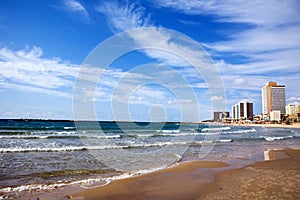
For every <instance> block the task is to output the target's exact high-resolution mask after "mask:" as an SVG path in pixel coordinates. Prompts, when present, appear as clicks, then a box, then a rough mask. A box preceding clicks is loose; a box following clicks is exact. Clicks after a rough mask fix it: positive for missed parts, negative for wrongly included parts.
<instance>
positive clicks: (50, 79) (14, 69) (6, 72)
mask: <svg viewBox="0 0 300 200" xmlns="http://www.w3.org/2000/svg"><path fill="white" fill-rule="evenodd" d="M42 55H43V51H42V49H41V48H40V47H33V48H26V49H23V50H18V51H13V50H11V49H8V48H2V49H0V68H1V70H0V77H1V78H0V82H1V84H0V86H1V87H2V88H6V89H7V88H9V89H17V90H22V91H33V92H40V93H47V94H54V95H59V96H70V94H68V93H66V92H62V91H63V90H70V88H71V87H72V86H73V81H74V78H75V77H76V75H77V72H78V69H79V66H77V65H72V64H70V63H68V62H65V61H62V60H61V59H59V58H52V59H47V58H43V57H42Z"/></svg>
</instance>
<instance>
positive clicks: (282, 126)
mask: <svg viewBox="0 0 300 200" xmlns="http://www.w3.org/2000/svg"><path fill="white" fill-rule="evenodd" d="M224 125H231V126H249V127H264V128H300V123H294V124H289V125H287V124H248V123H246V124H242V123H241V124H224Z"/></svg>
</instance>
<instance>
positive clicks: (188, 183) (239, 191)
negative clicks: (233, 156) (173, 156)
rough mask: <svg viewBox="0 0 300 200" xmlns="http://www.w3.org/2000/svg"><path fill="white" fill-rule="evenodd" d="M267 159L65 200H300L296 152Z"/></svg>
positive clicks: (193, 168)
mask: <svg viewBox="0 0 300 200" xmlns="http://www.w3.org/2000/svg"><path fill="white" fill-rule="evenodd" d="M267 157H268V159H269V160H268V161H262V162H256V163H253V164H250V165H247V166H244V167H243V168H238V169H232V167H231V166H228V164H226V163H223V162H215V161H211V162H210V161H193V162H186V163H182V164H179V165H178V166H175V167H172V168H168V169H165V170H161V171H158V172H154V173H151V174H146V175H141V176H137V177H133V178H127V179H123V180H116V181H113V182H111V183H110V184H108V185H106V186H101V187H97V188H93V189H88V190H85V191H83V192H79V193H76V194H70V196H69V198H74V199H86V200H94V199H300V188H299V187H298V186H299V185H300V150H299V149H297V150H296V149H294V150H292V149H286V150H272V151H270V152H268V156H267ZM241 162H242V161H241Z"/></svg>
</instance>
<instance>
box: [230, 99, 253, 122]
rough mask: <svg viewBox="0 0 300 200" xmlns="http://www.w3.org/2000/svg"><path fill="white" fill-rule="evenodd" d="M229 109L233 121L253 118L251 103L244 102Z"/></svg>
mask: <svg viewBox="0 0 300 200" xmlns="http://www.w3.org/2000/svg"><path fill="white" fill-rule="evenodd" d="M231 109H232V110H231V113H232V118H233V119H234V120H240V119H252V118H253V103H250V102H248V101H246V100H243V101H240V102H238V103H237V104H235V105H233V106H232V108H231Z"/></svg>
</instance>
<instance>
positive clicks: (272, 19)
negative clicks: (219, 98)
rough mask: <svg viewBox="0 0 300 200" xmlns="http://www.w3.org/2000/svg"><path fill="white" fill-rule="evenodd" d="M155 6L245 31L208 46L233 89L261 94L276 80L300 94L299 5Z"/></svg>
mask: <svg viewBox="0 0 300 200" xmlns="http://www.w3.org/2000/svg"><path fill="white" fill-rule="evenodd" d="M156 6H158V7H162V8H171V9H173V11H174V12H181V13H184V14H187V15H206V16H210V18H211V19H213V20H214V22H215V23H219V22H220V23H235V24H237V25H238V26H239V27H240V31H238V29H237V30H236V31H235V33H234V34H232V35H230V37H227V39H224V40H217V41H215V42H213V43H205V44H203V45H204V46H205V48H206V49H207V50H209V52H210V53H211V55H212V56H213V58H214V60H215V63H216V65H217V66H218V68H219V70H220V72H221V74H222V75H223V80H224V84H225V87H226V88H227V89H228V90H230V91H232V90H233V89H236V90H238V91H242V90H248V89H250V90H255V91H259V90H260V89H261V87H262V86H263V85H264V83H265V82H267V81H270V80H271V79H272V77H273V80H276V81H277V82H279V83H282V84H286V85H287V95H288V96H289V95H292V94H294V93H297V92H298V91H299V90H298V88H297V85H299V84H300V82H299V81H300V79H299V75H300V68H299V63H300V57H299V56H297V55H299V54H300V34H299V32H300V14H299V10H300V2H299V1H297V0H287V1H279V0H270V1H260V0H253V1H240V0H228V1H217V0H212V1H197V0H191V1H184V0H180V1H171V0H161V1H158V0H157V1H156ZM236 27H237V26H236ZM220 34H222V32H220ZM228 93H230V92H228ZM239 94H242V93H241V92H235V94H234V95H238V96H240V97H242V96H241V95H239ZM255 94H256V93H253V92H252V93H249V94H248V95H250V97H252V96H256V95H255ZM228 97H229V98H231V99H233V98H235V97H234V96H230V95H228ZM257 98H260V97H257ZM229 101H230V100H229Z"/></svg>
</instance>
